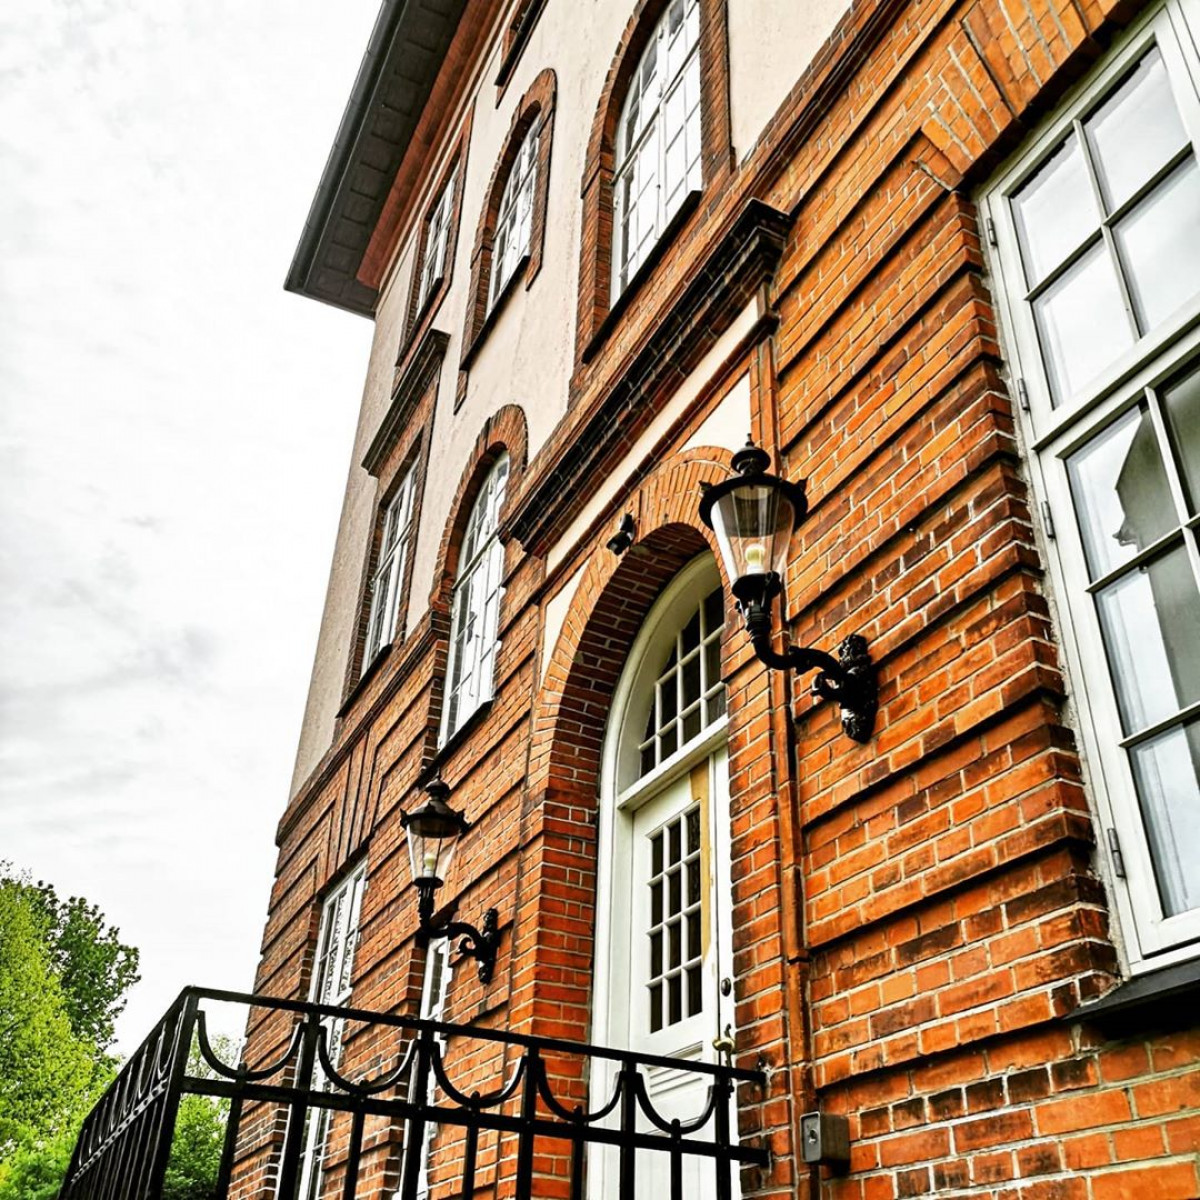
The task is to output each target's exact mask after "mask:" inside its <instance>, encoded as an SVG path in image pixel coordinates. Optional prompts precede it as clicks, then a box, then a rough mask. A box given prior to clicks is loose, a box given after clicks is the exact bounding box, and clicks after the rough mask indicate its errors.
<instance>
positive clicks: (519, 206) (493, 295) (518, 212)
mask: <svg viewBox="0 0 1200 1200" xmlns="http://www.w3.org/2000/svg"><path fill="white" fill-rule="evenodd" d="M539 129H540V122H536V121H535V122H534V124H533V125H532V126H531V127H530V129H529V132H528V133H526V134H525V138H524V140H523V141H522V142H521V146H520V148H519V149H518V150H517V156H516V158H515V159H514V160H513V165H512V170H511V171H510V173H509V176H508V182H507V183H506V184H505V185H504V191H503V193H502V194H501V197H500V215H499V217H498V218H497V221H496V239H495V242H494V243H493V247H492V278H491V283H490V285H489V288H488V305H487V306H488V308H489V309H491V308H492V307H493V306H494V305H495V303H496V301H497V300H498V299H499V298H500V295H501V294H502V293H503V291H504V288H505V285H506V284H507V283H508V281H509V280H510V279H511V278H512V277H513V274H514V273H515V272H516V269H517V266H518V264H519V263H520V261H521V259H522V258H524V257H525V255H527V254H528V253H529V244H530V239H531V237H532V234H533V205H534V195H535V193H536V190H537V165H538V132H539Z"/></svg>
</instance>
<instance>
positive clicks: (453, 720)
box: [439, 454, 509, 745]
mask: <svg viewBox="0 0 1200 1200" xmlns="http://www.w3.org/2000/svg"><path fill="white" fill-rule="evenodd" d="M508 474H509V457H508V455H507V454H501V455H500V457H499V458H498V459H497V460H496V461H495V463H494V464H493V465H492V468H491V470H490V471H489V472H488V473H487V476H486V477H485V478H484V481H483V483H482V484H481V485H480V488H479V494H478V495H477V496H476V498H475V504H474V506H473V507H472V509H471V515H470V516H469V517H468V518H467V526H466V532H465V533H464V535H463V542H462V546H461V548H460V550H459V559H458V571H457V574H456V576H455V582H454V595H453V598H452V599H451V603H450V656H449V659H448V661H447V667H446V695H445V703H444V705H443V709H442V729H441V736H440V738H439V742H440V744H441V745H445V744H446V742H448V741H449V740H450V738H452V737H453V736H454V734H455V733H456V732H457V731H458V730H459V729H461V728H462V726H463V725H464V724H465V722H466V721H467V719H468V718H469V717H470V716H471V714H472V713H474V712H475V711H476V709H478V708H479V706H480V705H481V704H483V703H484V702H485V701H486V700H489V699H491V695H492V684H493V673H494V670H495V663H496V650H497V647H498V639H497V632H498V630H499V626H500V600H501V597H502V596H503V593H504V547H503V545H501V543H500V537H499V514H500V509H501V508H502V507H503V505H504V496H505V490H506V488H507V484H508Z"/></svg>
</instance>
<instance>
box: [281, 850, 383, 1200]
mask: <svg viewBox="0 0 1200 1200" xmlns="http://www.w3.org/2000/svg"><path fill="white" fill-rule="evenodd" d="M366 884H367V864H366V863H365V862H362V863H359V864H358V866H356V867H355V868H354V870H352V871H351V872H350V874H349V875H347V876H346V878H345V879H343V880H342V882H341V883H339V884H338V885H337V887H335V888H334V889H333V891H331V892H330V893H329V895H328V896H326V897H325V901H324V903H323V904H322V905H321V923H320V926H319V927H318V933H317V953H316V957H315V958H314V960H313V971H312V982H311V984H310V986H309V989H308V999H309V1003H311V1004H328V1005H333V1006H335V1007H341V1006H342V1005H346V1004H349V1002H350V996H351V993H352V992H353V976H354V952H355V950H356V949H357V948H358V942H359V917H360V915H361V912H362V897H363V892H364V891H365V890H366ZM343 1024H344V1022H343V1021H342V1020H340V1019H339V1018H337V1017H322V1018H321V1026H322V1028H323V1029H324V1030H325V1036H326V1040H327V1045H328V1050H329V1060H330V1062H332V1063H333V1064H334V1066H337V1065H338V1063H339V1062H340V1061H341V1057H342V1033H343ZM324 1085H325V1079H324V1075H323V1073H322V1071H321V1067H320V1064H318V1065H317V1066H316V1067H315V1068H314V1075H313V1087H314V1088H316V1089H317V1090H321V1089H323V1087H324ZM332 1111H333V1110H331V1109H328V1108H322V1109H317V1110H316V1111H315V1113H314V1111H313V1110H311V1109H310V1110H309V1111H308V1113H307V1114H306V1117H305V1125H304V1146H303V1149H302V1150H301V1152H300V1169H299V1172H298V1175H299V1180H300V1186H299V1189H298V1190H297V1192H296V1195H297V1196H298V1197H300V1200H317V1198H318V1197H319V1196H320V1195H321V1190H322V1185H323V1183H324V1176H325V1168H324V1158H325V1139H326V1138H327V1137H328V1136H329V1126H330V1122H331V1119H332Z"/></svg>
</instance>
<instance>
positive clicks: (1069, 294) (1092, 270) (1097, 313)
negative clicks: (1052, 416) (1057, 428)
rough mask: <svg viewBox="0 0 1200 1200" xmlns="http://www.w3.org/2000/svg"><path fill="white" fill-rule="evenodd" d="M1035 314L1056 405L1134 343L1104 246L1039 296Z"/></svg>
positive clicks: (1093, 251)
mask: <svg viewBox="0 0 1200 1200" xmlns="http://www.w3.org/2000/svg"><path fill="white" fill-rule="evenodd" d="M1033 313H1034V317H1035V318H1036V320H1037V324H1038V330H1039V332H1040V333H1041V342H1042V349H1043V352H1044V353H1045V356H1046V366H1047V368H1048V370H1049V374H1050V383H1051V387H1052V389H1053V392H1054V397H1055V400H1056V401H1061V400H1063V399H1065V398H1067V397H1069V396H1071V395H1072V394H1073V393H1075V392H1077V391H1078V390H1079V389H1080V388H1081V387H1082V386H1083V385H1084V384H1085V383H1087V382H1088V381H1089V380H1091V379H1094V378H1095V377H1096V375H1097V374H1099V373H1100V371H1102V370H1103V369H1104V368H1105V367H1106V366H1108V364H1109V363H1111V362H1112V361H1113V360H1114V359H1115V358H1116V357H1117V356H1118V355H1119V354H1120V353H1121V352H1122V351H1124V350H1126V349H1127V348H1128V347H1129V346H1131V345H1132V344H1133V332H1132V330H1131V328H1130V324H1129V318H1128V316H1127V315H1126V312H1125V306H1124V302H1123V301H1122V299H1121V293H1120V290H1119V288H1118V286H1117V277H1116V274H1115V273H1114V271H1113V265H1112V262H1111V261H1110V259H1109V256H1108V251H1107V250H1106V249H1105V247H1104V245H1103V243H1099V244H1097V245H1096V247H1095V248H1094V249H1093V250H1091V251H1089V252H1088V253H1087V254H1086V255H1085V256H1084V257H1083V258H1082V259H1081V260H1080V261H1079V262H1077V263H1076V264H1075V265H1074V266H1073V267H1072V268H1071V269H1070V270H1069V271H1068V272H1067V273H1066V274H1065V275H1064V276H1063V277H1062V278H1061V279H1058V280H1056V281H1055V283H1054V284H1053V285H1052V286H1051V287H1050V288H1049V290H1048V291H1046V292H1045V293H1044V294H1043V295H1041V296H1039V297H1038V299H1037V300H1036V301H1035V302H1034V305H1033Z"/></svg>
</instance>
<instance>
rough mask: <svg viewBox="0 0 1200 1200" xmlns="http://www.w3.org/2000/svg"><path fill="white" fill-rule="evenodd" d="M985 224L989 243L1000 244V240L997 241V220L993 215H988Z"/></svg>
mask: <svg viewBox="0 0 1200 1200" xmlns="http://www.w3.org/2000/svg"><path fill="white" fill-rule="evenodd" d="M983 225H984V228H985V229H986V230H987V240H988V245H989V246H999V245H1000V243H999V242H998V241H996V222H995V221H993V220H992V218H991V217H988V218H987V219H986V220H985V221H984V223H983Z"/></svg>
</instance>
